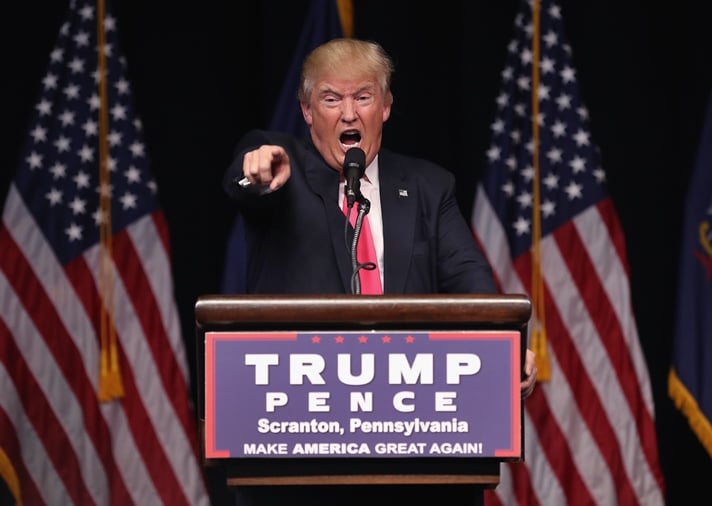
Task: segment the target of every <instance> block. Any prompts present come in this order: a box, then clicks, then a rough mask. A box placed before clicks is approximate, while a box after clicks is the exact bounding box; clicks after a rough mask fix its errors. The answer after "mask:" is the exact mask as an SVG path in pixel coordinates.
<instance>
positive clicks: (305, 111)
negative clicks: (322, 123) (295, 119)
mask: <svg viewBox="0 0 712 506" xmlns="http://www.w3.org/2000/svg"><path fill="white" fill-rule="evenodd" d="M299 107H301V109H302V116H304V121H305V122H306V124H307V125H308V126H312V113H311V107H309V104H308V103H304V102H300V103H299Z"/></svg>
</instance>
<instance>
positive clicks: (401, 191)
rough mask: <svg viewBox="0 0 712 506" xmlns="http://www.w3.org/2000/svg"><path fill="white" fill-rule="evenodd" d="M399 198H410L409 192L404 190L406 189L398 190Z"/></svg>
mask: <svg viewBox="0 0 712 506" xmlns="http://www.w3.org/2000/svg"><path fill="white" fill-rule="evenodd" d="M398 196H399V197H400V198H403V199H404V198H406V197H407V196H408V190H406V189H404V188H399V189H398Z"/></svg>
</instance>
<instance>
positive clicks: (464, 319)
mask: <svg viewBox="0 0 712 506" xmlns="http://www.w3.org/2000/svg"><path fill="white" fill-rule="evenodd" d="M530 315H531V301H530V299H529V297H527V296H526V295H520V294H504V295H502V294H496V295H495V294H447V295H444V294H438V295H397V296H391V295H350V294H336V295H333V294H332V295H223V294H220V295H203V296H200V297H199V298H198V300H197V301H196V304H195V319H196V324H197V325H198V326H199V327H205V326H223V325H232V324H235V323H242V324H246V323H247V324H253V323H255V324H256V323H264V322H265V321H274V320H278V321H280V322H282V323H283V324H284V323H286V324H290V323H293V324H303V323H310V322H314V321H319V322H321V323H325V324H329V323H332V324H333V323H351V324H359V325H369V324H392V323H399V324H427V323H437V322H440V323H442V322H447V323H448V324H454V325H504V326H508V327H510V328H511V327H521V326H524V325H526V324H527V322H528V321H529V317H530Z"/></svg>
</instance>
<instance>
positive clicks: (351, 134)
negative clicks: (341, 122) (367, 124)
mask: <svg viewBox="0 0 712 506" xmlns="http://www.w3.org/2000/svg"><path fill="white" fill-rule="evenodd" d="M339 141H340V142H341V144H342V145H343V146H345V147H347V148H353V147H354V146H358V145H359V143H360V142H361V134H360V133H359V132H358V131H357V130H347V131H345V132H344V133H342V134H341V137H339Z"/></svg>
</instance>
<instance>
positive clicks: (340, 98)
mask: <svg viewBox="0 0 712 506" xmlns="http://www.w3.org/2000/svg"><path fill="white" fill-rule="evenodd" d="M301 107H302V114H303V115H304V120H305V121H306V123H307V125H309V129H310V131H311V137H312V140H313V142H314V145H315V146H316V148H317V149H318V150H319V153H321V155H322V156H323V157H324V159H325V160H326V162H327V163H328V164H329V166H331V167H332V168H334V169H336V170H338V171H341V169H342V168H343V164H344V156H345V154H346V151H347V150H348V149H349V148H352V147H360V148H361V149H362V150H363V151H364V152H365V153H366V165H368V164H370V163H371V162H372V161H373V159H374V158H375V157H376V155H377V154H378V151H379V149H381V137H382V135H383V123H384V122H385V121H386V120H387V119H388V117H389V116H390V114H391V100H390V95H389V96H388V97H386V96H384V94H383V92H382V90H381V87H380V86H379V85H378V82H377V81H376V80H375V79H368V78H365V79H344V78H339V77H336V76H333V75H327V76H322V77H321V78H320V79H319V80H317V81H316V83H315V85H314V89H313V91H312V94H311V97H310V99H309V103H307V104H301Z"/></svg>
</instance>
